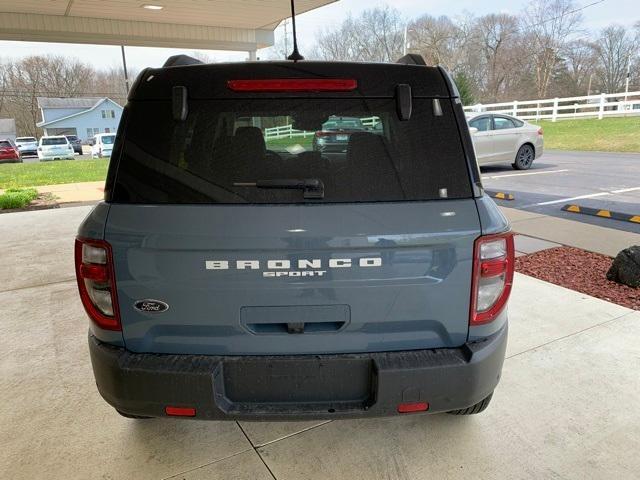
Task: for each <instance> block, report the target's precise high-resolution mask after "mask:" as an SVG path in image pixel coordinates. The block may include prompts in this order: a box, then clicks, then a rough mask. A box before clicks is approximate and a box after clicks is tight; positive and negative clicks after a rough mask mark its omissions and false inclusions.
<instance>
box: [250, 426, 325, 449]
mask: <svg viewBox="0 0 640 480" xmlns="http://www.w3.org/2000/svg"><path fill="white" fill-rule="evenodd" d="M331 422H333V420H326V421H324V422H322V423H318V424H317V425H312V426H311V427H307V428H304V429H302V430H298V431H297V432H294V433H290V434H289V435H285V436H284V437H280V438H276V439H275V440H271V441H269V442H267V443H261V444H260V445H254V448H262V447H266V446H267V445H271V444H273V443H277V442H280V441H282V440H286V439H287V438H291V437H295V436H296V435H299V434H301V433H305V432H308V431H309V430H313V429H314V428H318V427H321V426H323V425H326V424H327V423H331ZM252 445H253V442H252Z"/></svg>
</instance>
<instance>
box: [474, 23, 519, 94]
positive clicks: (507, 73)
mask: <svg viewBox="0 0 640 480" xmlns="http://www.w3.org/2000/svg"><path fill="white" fill-rule="evenodd" d="M518 34H519V31H518V19H517V17H514V16H513V15H508V14H505V13H500V14H489V15H485V16H483V17H480V18H479V19H478V20H477V22H476V24H475V29H474V37H475V39H476V41H475V44H476V48H477V50H478V51H477V53H478V54H479V58H481V59H482V61H483V63H482V66H483V71H484V82H483V91H484V97H485V100H489V101H497V100H500V99H501V98H502V96H503V94H505V93H506V92H507V91H508V88H507V87H508V85H509V84H510V83H513V77H514V76H517V75H518V74H519V73H520V72H519V71H518V69H517V68H516V66H517V65H516V63H517V57H518V53H517V52H516V48H515V47H516V45H517V36H518Z"/></svg>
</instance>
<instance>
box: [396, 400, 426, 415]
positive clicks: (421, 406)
mask: <svg viewBox="0 0 640 480" xmlns="http://www.w3.org/2000/svg"><path fill="white" fill-rule="evenodd" d="M427 410H429V404H428V403H427V402H409V403H401V404H400V405H398V413H411V412H425V411H427Z"/></svg>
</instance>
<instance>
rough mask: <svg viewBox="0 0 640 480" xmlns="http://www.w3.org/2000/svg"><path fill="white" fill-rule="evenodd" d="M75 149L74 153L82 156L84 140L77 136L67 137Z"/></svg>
mask: <svg viewBox="0 0 640 480" xmlns="http://www.w3.org/2000/svg"><path fill="white" fill-rule="evenodd" d="M65 136H66V137H67V140H69V143H70V144H71V146H72V147H73V152H74V153H77V154H78V155H82V140H80V139H79V138H78V136H77V135H65Z"/></svg>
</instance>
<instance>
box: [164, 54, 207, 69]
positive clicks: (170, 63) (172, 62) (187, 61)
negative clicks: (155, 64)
mask: <svg viewBox="0 0 640 480" xmlns="http://www.w3.org/2000/svg"><path fill="white" fill-rule="evenodd" d="M202 64H204V62H202V61H201V60H198V59H197V58H193V57H190V56H189V55H173V56H171V57H169V58H167V61H166V62H164V65H163V67H179V66H181V65H202Z"/></svg>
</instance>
